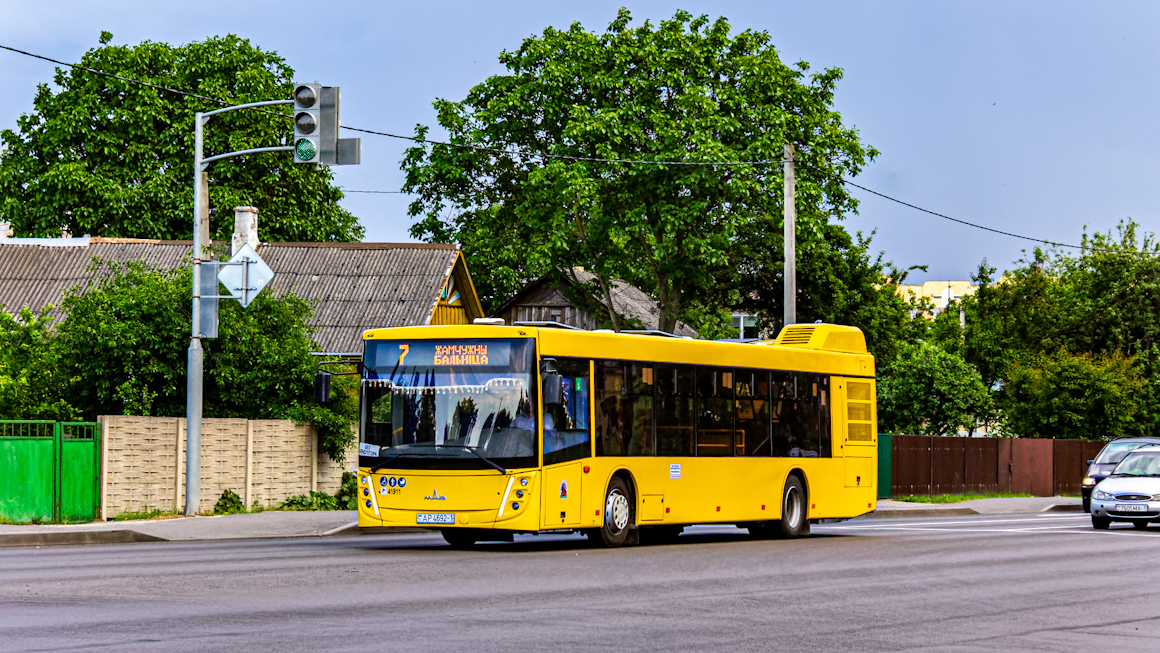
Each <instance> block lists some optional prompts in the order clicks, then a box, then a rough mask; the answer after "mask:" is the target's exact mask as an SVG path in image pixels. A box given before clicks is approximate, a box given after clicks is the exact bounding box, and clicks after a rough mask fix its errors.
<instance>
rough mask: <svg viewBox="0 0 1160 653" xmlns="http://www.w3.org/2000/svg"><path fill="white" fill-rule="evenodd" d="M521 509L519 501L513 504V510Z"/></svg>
mask: <svg viewBox="0 0 1160 653" xmlns="http://www.w3.org/2000/svg"><path fill="white" fill-rule="evenodd" d="M519 509H520V503H519V502H518V501H517V502H515V503H513V504H512V510H519Z"/></svg>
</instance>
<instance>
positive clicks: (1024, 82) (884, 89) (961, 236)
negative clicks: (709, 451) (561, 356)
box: [0, 0, 1160, 283]
mask: <svg viewBox="0 0 1160 653" xmlns="http://www.w3.org/2000/svg"><path fill="white" fill-rule="evenodd" d="M621 6H624V7H627V8H628V9H629V10H630V11H631V12H632V14H633V16H634V18H635V19H636V20H637V21H643V20H645V19H648V20H651V21H653V22H654V23H656V22H657V21H660V20H663V19H666V18H670V17H672V15H673V14H674V13H675V12H676V11H677V10H678V9H685V10H687V11H689V12H691V13H693V14H708V15H709V16H710V17H711V18H716V17H718V16H724V17H726V18H727V19H728V20H729V22H730V24H731V25H732V26H733V29H734V30H735V31H738V32H739V31H742V30H746V29H752V30H758V31H766V32H769V33H770V35H771V37H772V43H773V45H774V47H776V48H777V50H778V51H779V53H780V54H781V57H782V59H783V60H784V61H786V62H791V63H792V62H797V61H806V62H809V64H810V67H811V68H812V69H814V70H819V69H822V68H830V67H839V68H842V69H843V70H844V73H845V77H844V79H843V80H842V81H841V82H839V84H838V88H837V93H836V96H835V108H836V109H837V110H838V111H839V112H840V113H841V115H842V117H843V121H844V123H845V124H846V125H847V126H852V127H854V128H856V129H857V130H858V131H859V133H860V135H861V137H862V140H863V142H864V143H865V144H868V145H871V146H873V147H875V148H877V149H878V150H880V151H881V155H880V156H879V157H878V158H877V159H876V160H875V161H874V162H872V163H871V164H869V165H868V166H867V167H866V168H865V169H864V170H863V172H862V173H861V174H860V175H859V176H858V177H857V178H856V179H855V181H856V182H857V183H859V184H861V185H863V186H865V187H867V188H870V189H873V190H875V191H878V192H880V193H884V194H887V195H891V196H893V197H896V198H898V199H901V200H904V201H906V202H909V203H911V204H915V205H917V206H920V207H923V208H926V209H929V210H932V211H935V212H938V213H942V214H945V215H949V216H951V217H954V218H958V219H961V220H965V221H968V222H973V223H977V224H981V225H984V226H988V227H992V228H995V229H999V230H1003V231H1009V232H1014V233H1018V234H1021V235H1026V236H1030V237H1034V238H1040V239H1045V240H1051V241H1057V242H1062V243H1070V244H1078V243H1079V242H1080V240H1081V238H1082V235H1083V233H1084V230H1085V228H1086V229H1087V231H1088V232H1089V233H1091V232H1092V231H1107V230H1109V229H1113V228H1115V226H1116V225H1117V224H1118V223H1119V222H1120V221H1122V220H1125V219H1128V218H1131V219H1134V220H1136V221H1137V222H1139V223H1140V224H1141V225H1142V227H1143V229H1144V230H1145V231H1149V232H1154V231H1157V230H1158V229H1160V184H1158V183H1157V178H1158V173H1160V147H1158V146H1160V120H1157V107H1158V106H1160V102H1158V100H1160V65H1157V63H1158V62H1160V39H1157V38H1156V34H1158V33H1160V29H1158V28H1160V3H1155V2H1131V1H1120V2H1115V3H1094V2H1068V1H1061V0H1055V1H1052V2H1020V1H1013V0H1004V1H1000V2H993V1H986V0H970V1H942V2H934V1H930V0H914V1H901V0H900V1H885V0H877V1H874V2H870V1H867V0H861V1H855V0H809V1H807V0H793V1H790V0H753V1H743V0H736V1H729V0H715V1H712V2H710V1H707V0H696V1H688V0H686V1H684V2H670V1H639V2H632V1H630V0H621V1H620V2H603V1H588V2H583V3H578V2H552V1H551V0H540V1H539V2H531V1H523V0H490V1H489V2H450V1H441V0H427V1H426V2H395V1H378V2H342V1H340V0H332V1H330V2H325V3H322V2H318V1H317V0H315V1H312V2H295V1H290V0H283V1H281V2H251V1H244V0H233V1H231V2H220V1H215V0H203V1H202V2H196V3H193V2H187V3H168V2H164V3H163V2H156V1H155V0H154V1H149V2H137V1H127V0H126V1H119V0H104V1H102V2H66V1H54V0H38V1H37V2H28V0H0V17H2V20H0V44H2V45H7V46H11V47H15V48H19V49H22V50H28V51H31V52H35V53H37V54H42V55H45V56H49V57H52V58H56V59H60V60H63V61H77V60H79V59H80V58H81V56H82V55H83V53H84V52H85V51H87V50H88V49H90V48H93V47H96V46H98V38H99V36H100V33H101V31H102V30H107V31H109V32H112V33H113V35H114V38H113V41H112V43H113V44H136V43H139V42H141V41H144V40H151V41H163V42H168V43H174V44H177V43H187V42H190V41H198V40H202V39H205V38H207V37H210V36H217V35H223V34H229V33H232V34H237V35H239V36H242V37H244V38H248V39H250V41H251V42H252V43H254V44H255V45H258V46H260V47H262V48H264V49H267V50H273V51H276V52H278V53H279V54H280V55H282V56H283V57H285V58H286V60H287V62H288V63H289V65H290V66H291V67H293V68H294V69H295V70H296V71H297V77H298V79H299V80H305V81H315V80H317V81H319V82H321V83H323V84H325V85H331V86H340V87H341V88H342V105H341V121H342V124H344V125H349V126H354V127H362V128H366V129H373V130H378V131H386V132H391V133H396V134H411V133H412V132H413V129H414V126H415V125H416V124H418V123H422V124H425V125H430V126H435V124H436V123H435V115H434V111H433V109H432V107H431V103H432V102H433V101H434V100H435V99H436V98H445V99H449V100H460V99H462V98H463V97H464V96H465V95H466V93H467V91H468V90H469V89H470V88H471V87H472V86H474V85H475V84H478V83H479V82H481V81H483V80H484V79H486V78H487V77H488V76H490V75H495V74H501V73H503V72H504V71H503V68H502V67H501V66H500V65H499V63H498V61H497V56H498V55H499V53H500V52H502V51H503V50H513V49H516V48H518V47H519V45H520V43H521V41H522V40H523V39H524V38H527V37H529V36H533V35H536V34H539V33H540V32H542V31H543V30H544V29H545V28H546V27H549V26H552V27H557V28H564V27H567V26H568V25H570V24H571V23H573V22H579V23H580V24H582V25H583V26H584V27H585V28H587V29H589V30H590V31H595V32H602V31H604V30H605V29H606V28H607V26H608V23H609V22H611V21H612V20H613V18H615V16H616V13H617V11H618V9H619V8H620V7H621ZM52 69H53V65H52V64H49V63H46V62H43V61H38V60H35V59H30V58H27V57H23V56H20V55H17V54H13V53H10V52H6V51H0V84H2V85H3V86H2V87H3V89H4V93H3V98H4V99H3V101H2V102H0V128H13V127H15V123H16V119H17V118H18V117H19V115H21V114H23V113H28V112H30V111H31V110H32V99H33V96H34V93H35V89H36V85H37V84H39V83H44V82H47V81H49V80H50V79H51V76H52ZM438 133H439V132H438V130H437V129H436V130H433V131H432V136H433V137H435V136H437V135H438ZM362 138H363V143H362V148H363V151H362V164H361V165H359V166H340V167H336V168H335V172H336V175H335V176H336V182H337V183H338V184H339V185H340V186H342V187H343V188H344V189H347V190H376V191H397V190H398V189H399V188H400V186H401V185H402V181H403V175H402V173H401V172H400V170H399V162H400V160H401V159H402V154H403V151H404V149H405V148H406V147H407V145H408V143H407V142H406V141H402V140H397V139H390V138H385V137H379V136H370V135H365V134H364V135H362ZM854 194H855V196H856V197H858V198H859V199H860V200H861V204H860V207H859V211H858V214H857V215H851V216H849V217H848V218H847V219H846V220H845V224H846V227H847V228H848V229H850V230H851V231H858V230H860V231H863V232H867V233H869V232H871V231H876V234H875V236H874V240H873V246H874V248H875V249H876V250H881V251H883V252H884V253H885V259H886V260H888V261H892V262H893V263H895V264H896V265H898V266H900V267H903V268H906V267H910V266H915V265H925V266H927V270H926V271H925V272H924V271H921V270H916V271H914V272H912V273H911V275H910V278H909V282H911V283H915V282H922V281H925V280H943V279H968V278H970V275H971V274H972V273H973V272H974V271H975V270H976V269H977V268H978V266H979V263H980V262H981V261H982V260H983V259H987V260H988V262H989V263H990V264H991V265H992V266H995V267H997V268H998V269H999V270H1000V271H1002V270H1004V269H1009V268H1011V267H1013V266H1014V265H1015V263H1016V261H1018V259H1019V258H1020V257H1021V256H1022V255H1023V251H1024V250H1029V249H1031V248H1034V247H1035V246H1036V243H1033V242H1029V241H1026V240H1019V239H1015V238H1011V237H1009V236H1003V235H999V234H995V233H990V232H986V231H983V230H979V229H974V228H970V227H967V226H964V225H960V224H955V223H952V222H949V221H946V220H943V219H941V218H937V217H934V216H930V215H927V214H924V213H921V212H918V211H916V210H914V209H911V208H907V207H905V206H901V205H898V204H895V203H893V202H890V201H888V200H884V199H881V198H878V197H875V196H873V195H870V194H868V193H865V192H863V191H860V190H857V189H855V191H854ZM408 202H409V200H408V199H407V196H405V195H399V194H365V193H351V194H348V195H347V198H346V199H345V200H343V205H344V206H345V207H346V208H347V209H348V210H350V211H351V212H353V213H354V214H355V215H356V216H358V217H359V219H360V220H361V222H362V224H363V225H364V226H365V227H366V233H367V236H366V240H368V241H382V242H404V241H411V240H413V239H412V238H411V237H410V236H409V233H408V229H409V227H410V225H411V219H410V218H409V217H408V216H407V204H408Z"/></svg>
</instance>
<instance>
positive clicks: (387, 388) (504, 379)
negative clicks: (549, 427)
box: [359, 338, 538, 469]
mask: <svg viewBox="0 0 1160 653" xmlns="http://www.w3.org/2000/svg"><path fill="white" fill-rule="evenodd" d="M364 364H365V365H366V367H367V372H366V375H365V378H364V379H363V392H362V415H361V419H360V425H361V429H360V430H361V434H362V437H361V441H362V442H363V443H365V445H369V446H360V447H359V450H360V456H367V455H368V454H371V456H370V457H371V458H372V460H370V461H367V462H369V463H370V464H372V465H374V464H377V463H378V462H380V461H381V462H386V463H387V466H389V467H392V468H403V469H485V468H489V467H494V466H497V465H498V466H501V467H503V468H520V467H535V466H536V464H537V463H538V460H537V457H536V448H535V433H536V418H535V410H533V408H534V406H535V405H536V403H535V402H536V399H535V395H534V393H533V388H534V378H535V377H534V376H533V372H534V371H535V350H534V347H533V342H532V340H531V339H526V338H525V339H510V340H498V339H471V340H466V339H464V340H455V341H434V340H411V341H399V340H380V341H368V342H367V345H366V355H365V358H364ZM376 447H377V448H378V452H377V453H378V456H377V458H379V461H375V460H373V458H375V456H374V455H373V453H372V452H375V450H376Z"/></svg>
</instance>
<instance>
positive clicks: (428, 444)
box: [370, 442, 507, 474]
mask: <svg viewBox="0 0 1160 653" xmlns="http://www.w3.org/2000/svg"><path fill="white" fill-rule="evenodd" d="M407 446H409V447H435V448H436V449H438V448H439V447H450V448H452V449H466V450H468V451H470V452H471V453H473V454H475V455H476V456H478V457H479V459H480V460H482V461H483V462H485V463H487V464H488V465H491V466H492V467H494V468H496V469H497V470H499V473H500V474H507V470H506V469H504V468H503V467H500V466H499V465H497V464H496V463H495V462H493V461H492V460H490V459H489V458H487V457H486V456H484V455H483V454H481V453H479V452H478V451H476V450H475V448H474V447H469V446H467V445H465V444H436V443H434V442H413V443H411V444H409V445H407ZM417 453H418V452H415V451H402V452H400V453H397V454H395V455H393V456H391V457H390V458H387V459H386V460H384V461H383V462H381V463H378V464H376V465H375V466H374V467H371V470H370V471H371V472H377V471H379V470H380V469H382V468H384V467H386V466H388V465H390V464H391V463H393V462H395V460H397V459H398V458H401V457H403V456H414V455H417Z"/></svg>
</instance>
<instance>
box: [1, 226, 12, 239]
mask: <svg viewBox="0 0 1160 653" xmlns="http://www.w3.org/2000/svg"><path fill="white" fill-rule="evenodd" d="M11 235H12V225H10V224H8V223H7V222H0V240H4V239H5V238H7V237H9V236H11Z"/></svg>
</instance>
